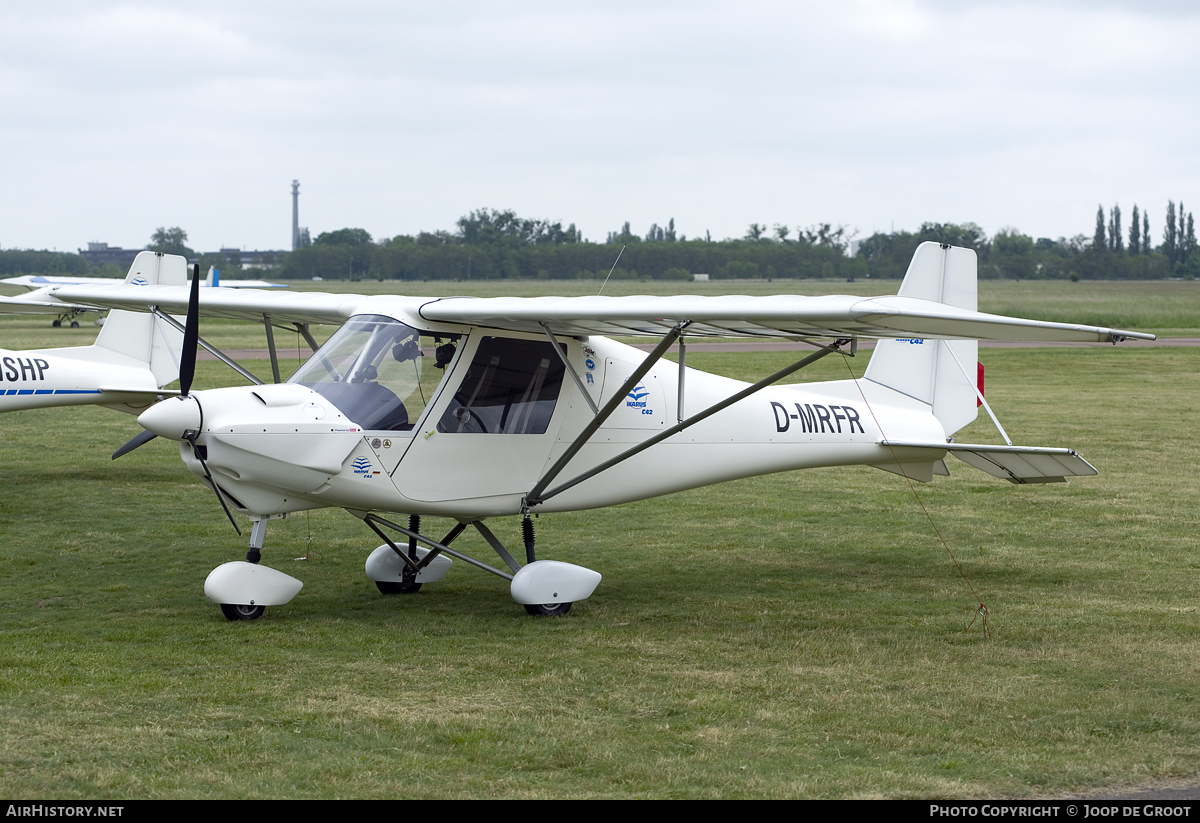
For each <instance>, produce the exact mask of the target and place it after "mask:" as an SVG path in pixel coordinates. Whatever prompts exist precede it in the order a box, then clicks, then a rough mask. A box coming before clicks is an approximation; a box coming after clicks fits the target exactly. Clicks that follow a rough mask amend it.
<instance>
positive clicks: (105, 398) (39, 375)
mask: <svg viewBox="0 0 1200 823" xmlns="http://www.w3.org/2000/svg"><path fill="white" fill-rule="evenodd" d="M113 282H116V283H124V284H128V285H130V286H131V287H136V288H144V287H146V286H152V285H163V286H179V287H182V286H183V285H184V284H185V283H186V282H187V264H186V261H185V260H184V259H183V258H182V257H176V256H170V255H162V254H157V253H155V252H141V253H140V254H138V256H137V258H136V259H135V260H134V262H133V265H132V266H130V268H129V276H128V277H126V279H125V280H124V281H113ZM109 288H112V286H109ZM8 299H18V298H8ZM22 308H23V310H24V311H31V312H33V313H43V312H38V311H35V309H36V308H37V307H34V308H32V309H31V308H29V307H28V306H23V307H22ZM42 308H43V311H45V310H46V308H45V307H42ZM48 311H50V312H53V311H55V309H53V308H50V309H48ZM177 322H178V321H177ZM182 346H183V334H182V332H181V331H179V330H178V329H176V328H174V327H173V326H172V325H170V324H169V323H168V322H166V321H164V320H161V319H159V318H157V317H154V316H153V315H148V314H144V313H134V312H127V311H114V312H112V313H111V314H110V315H109V318H108V322H107V323H105V324H104V326H103V327H102V328H101V329H100V334H99V336H98V337H97V338H96V342H95V344H94V345H91V346H75V347H70V348H56V349H38V350H28V351H8V350H5V349H0V412H6V411H17V410H19V409H35V408H46V407H51V406H78V405H100V406H107V407H109V408H112V409H118V410H120V411H125V412H130V413H133V414H137V413H139V412H141V411H143V410H145V409H146V407H148V406H150V405H152V404H153V403H156V402H157V401H159V400H161V399H162V398H163V397H165V396H168V395H172V394H175V393H176V392H174V391H164V390H162V387H163V386H165V385H167V384H168V383H172V382H174V381H175V380H176V379H177V378H178V376H179V364H180V351H181V349H182Z"/></svg>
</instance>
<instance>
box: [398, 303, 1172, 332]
mask: <svg viewBox="0 0 1200 823" xmlns="http://www.w3.org/2000/svg"><path fill="white" fill-rule="evenodd" d="M418 313H419V314H420V316H421V317H423V318H425V319H426V320H433V321H438V322H442V323H458V324H468V325H479V326H488V327H491V328H497V329H508V330H512V331H526V332H534V333H539V332H541V331H542V324H544V325H545V326H546V327H547V328H549V329H550V330H551V331H553V332H555V333H557V334H565V335H584V334H606V335H614V334H616V335H656V336H657V335H662V334H665V333H666V332H667V331H669V330H670V329H671V327H672V326H674V325H675V324H676V323H679V322H681V321H682V322H690V323H691V325H690V326H688V329H687V334H688V335H689V336H719V337H759V336H770V337H779V336H784V337H860V338H879V339H889V338H897V337H920V338H926V339H944V340H1032V341H1075V342H1091V343H1095V342H1116V341H1118V340H1121V339H1124V338H1135V339H1141V340H1153V339H1154V335H1152V334H1144V333H1141V332H1133V331H1123V330H1119V329H1108V328H1101V327H1096V326H1081V325H1076V324H1073V323H1050V322H1045V321H1039V320H1024V319H1021V318H1017V317H1004V316H1002V315H995V314H985V313H982V312H977V311H971V310H969V309H961V308H956V307H954V306H950V305H947V304H945V303H940V302H937V301H935V300H925V299H921V298H916V297H899V296H887V297H854V296H850V295H829V296H822V297H803V296H800V295H777V296H774V297H744V296H729V297H703V296H694V295H689V296H680V297H645V296H642V297H488V298H471V297H451V298H444V299H442V300H435V301H431V302H427V303H425V304H424V305H422V306H421V307H420V310H419V312H418Z"/></svg>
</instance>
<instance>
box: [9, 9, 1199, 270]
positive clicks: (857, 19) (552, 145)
mask: <svg viewBox="0 0 1200 823" xmlns="http://www.w3.org/2000/svg"><path fill="white" fill-rule="evenodd" d="M1197 44H1200V4H1196V3H1194V2H1182V1H1180V2H1167V1H1166V0H1160V1H1159V2H1154V0H1149V1H1148V0H1140V1H1139V2H1118V1H1117V0H1109V1H1108V2H1104V0H1079V2H1074V0H1057V2H1055V0H1040V1H1039V2H1036V3H1023V2H989V1H988V0H977V1H976V2H949V0H944V1H942V2H938V1H937V0H909V1H906V0H843V1H842V2H803V1H801V0H794V1H793V2H766V1H765V0H738V2H718V1H716V0H714V1H713V2H672V1H671V0H637V2H625V0H603V2H590V1H588V0H581V2H570V1H569V0H558V2H539V1H538V0H524V1H522V0H512V1H511V2H505V1H504V0H488V2H475V1H474V0H463V1H462V2H453V1H450V2H441V3H430V2H419V3H417V2H401V1H400V0H390V1H389V2H353V1H350V2H341V3H328V2H311V1H310V0H287V2H273V1H267V2H258V1H257V0H239V2H227V0H206V2H204V3H195V2H155V3H117V2H105V1H104V0H90V1H89V2H69V1H68V0H37V1H36V2H27V0H5V2H4V3H3V4H2V5H0V247H3V248H13V247H18V248H57V249H60V250H75V249H78V248H81V247H86V244H87V243H88V242H89V241H95V240H98V241H105V242H108V243H109V244H110V245H118V246H124V247H127V248H128V247H139V246H143V245H145V244H146V243H147V242H148V240H149V237H150V234H151V233H152V232H153V231H154V229H155V228H156V227H158V226H168V227H169V226H181V227H183V228H184V229H185V230H186V231H187V232H188V236H189V245H190V246H192V247H193V248H195V249H197V250H213V249H216V248H218V247H219V246H233V247H240V248H246V249H269V248H287V247H290V243H291V194H290V192H291V181H292V180H293V179H298V180H300V192H301V196H300V222H301V225H304V226H308V227H309V228H310V230H311V232H312V235H313V236H314V237H315V236H316V235H317V234H318V233H320V232H322V231H328V230H332V229H337V228H342V227H345V226H353V227H361V228H365V229H366V230H367V231H369V232H371V234H372V236H374V237H375V238H376V239H379V238H381V237H389V236H392V235H396V234H415V233H416V232H418V231H421V230H428V231H433V230H437V229H448V230H452V229H453V228H454V222H455V220H457V218H458V217H459V216H461V215H463V214H465V213H467V212H468V211H471V210H473V209H477V208H481V207H489V208H497V209H503V208H511V209H515V210H516V211H517V212H518V213H519V214H520V215H522V216H525V217H539V218H541V217H544V218H550V219H552V220H561V221H563V223H564V225H565V224H566V223H570V222H574V223H576V224H577V225H578V226H579V228H580V229H582V231H583V233H584V236H585V237H586V238H588V239H592V240H603V239H604V237H605V234H606V233H607V232H608V231H611V230H615V229H618V228H619V227H620V226H621V224H622V223H624V222H625V221H626V220H628V221H630V223H631V226H632V228H633V230H634V231H636V232H638V233H641V234H644V233H645V232H646V230H647V228H648V227H649V226H650V224H651V223H658V224H660V225H665V224H666V222H667V221H668V220H669V219H670V218H672V217H673V218H674V219H675V225H676V228H677V231H679V232H681V233H683V234H686V235H688V236H696V235H699V236H703V235H704V233H705V231H706V230H707V231H711V233H712V237H713V238H714V239H718V238H724V237H730V236H742V235H743V234H745V231H746V227H747V225H748V224H749V223H752V222H758V223H765V224H769V225H773V224H775V223H784V224H787V225H789V226H792V227H793V228H794V227H796V226H804V225H809V224H812V223H816V222H818V221H820V222H832V223H835V224H839V223H841V224H846V225H847V226H849V227H851V228H854V229H857V230H858V232H859V237H865V236H867V235H869V234H870V233H872V232H873V231H877V230H879V231H888V230H890V229H891V228H893V227H894V228H895V229H897V230H900V229H906V230H913V229H915V228H917V227H918V226H919V225H920V223H921V222H922V221H926V220H933V221H939V222H965V221H973V222H976V223H978V224H979V225H981V226H982V227H983V228H984V230H985V231H986V232H987V233H988V234H989V235H991V234H993V233H995V232H996V231H997V230H998V229H1000V228H1002V227H1005V226H1014V227H1016V228H1018V229H1020V230H1022V231H1024V232H1025V233H1026V234H1030V235H1033V236H1035V237H1037V236H1050V237H1059V236H1062V235H1066V236H1070V235H1074V234H1078V233H1085V234H1088V235H1090V234H1091V230H1092V227H1093V225H1094V216H1095V212H1096V207H1097V205H1099V204H1101V203H1103V204H1104V205H1105V207H1106V208H1107V207H1108V206H1110V205H1112V204H1114V203H1117V204H1119V205H1120V206H1121V208H1122V211H1123V212H1124V213H1125V215H1126V225H1128V214H1129V212H1130V211H1131V210H1132V207H1133V205H1134V203H1137V204H1138V205H1139V206H1141V207H1142V208H1148V209H1149V212H1150V224H1151V232H1152V234H1153V236H1154V238H1155V240H1156V241H1158V240H1161V236H1162V227H1163V216H1164V212H1165V208H1166V203H1167V200H1168V199H1170V200H1175V201H1176V202H1178V201H1179V200H1180V199H1182V200H1183V201H1184V202H1185V204H1187V206H1188V208H1189V210H1191V208H1192V206H1193V205H1195V206H1197V207H1200V185H1198V183H1200V100H1198V96H1200V95H1198V93H1197V90H1198V87H1200V47H1198V46H1197Z"/></svg>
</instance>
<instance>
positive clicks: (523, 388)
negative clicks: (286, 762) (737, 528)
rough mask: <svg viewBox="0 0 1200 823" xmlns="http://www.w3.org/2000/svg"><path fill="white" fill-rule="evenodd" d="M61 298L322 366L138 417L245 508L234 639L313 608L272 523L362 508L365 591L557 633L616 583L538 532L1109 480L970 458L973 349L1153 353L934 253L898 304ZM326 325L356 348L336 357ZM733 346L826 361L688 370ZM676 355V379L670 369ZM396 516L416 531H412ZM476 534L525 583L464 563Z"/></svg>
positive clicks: (111, 294) (227, 588) (230, 582)
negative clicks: (640, 341) (234, 336)
mask: <svg viewBox="0 0 1200 823" xmlns="http://www.w3.org/2000/svg"><path fill="white" fill-rule="evenodd" d="M197 277H198V275H197ZM57 294H58V296H59V297H60V299H66V300H70V301H76V302H79V303H83V304H88V305H98V306H102V307H107V308H119V309H131V310H141V311H146V310H148V309H151V310H153V311H156V312H158V313H160V314H161V313H162V312H165V311H176V312H182V311H185V310H186V311H187V329H188V336H189V340H188V341H187V342H185V347H184V351H185V357H186V356H189V355H188V354H187V353H188V352H191V353H192V354H191V355H190V356H192V357H194V348H195V347H194V345H192V344H191V342H190V340H191V338H194V337H195V336H196V335H197V334H198V331H197V330H198V323H199V315H200V314H204V315H206V316H212V317H226V318H241V319H247V320H255V321H257V322H263V323H264V324H265V325H266V328H267V330H268V332H269V331H270V329H271V327H272V325H279V324H285V323H290V324H294V325H295V326H296V328H297V329H299V330H300V331H301V332H302V333H304V334H305V336H306V338H307V339H308V340H309V343H310V345H311V346H312V347H313V349H314V350H315V353H314V354H313V355H312V357H311V358H309V360H308V361H307V362H306V363H305V364H304V365H303V366H302V367H301V368H300V369H299V370H298V371H297V372H296V373H295V374H294V375H293V376H292V377H291V378H290V379H289V380H288V381H287V382H286V383H279V382H278V377H276V384H274V385H270V384H261V385H254V386H246V387H238V388H225V389H213V390H205V391H195V392H191V391H189V389H190V385H191V369H192V364H190V363H188V362H186V361H185V363H184V365H183V367H182V368H181V376H180V385H181V394H180V396H179V397H177V398H171V399H167V400H165V401H163V402H162V403H159V404H158V405H156V406H153V407H152V408H150V409H149V410H147V411H146V412H145V413H143V414H142V415H141V416H140V417H139V418H138V421H139V423H141V425H142V426H143V427H144V428H145V429H146V430H147V431H148V432H151V433H153V434H155V435H158V436H161V437H165V438H170V439H172V440H176V441H178V442H179V446H180V455H181V456H182V458H183V462H184V464H185V465H186V466H187V468H188V469H189V470H190V471H191V472H192V473H193V474H195V475H196V476H197V477H199V478H201V479H202V480H203V481H204V482H205V483H206V484H207V485H209V486H210V487H211V488H212V489H213V490H214V491H215V492H216V495H217V498H218V500H219V501H220V502H221V505H222V506H223V507H225V510H226V513H227V514H228V515H229V517H230V520H231V521H234V517H233V515H232V513H230V510H231V509H234V510H236V511H238V512H240V513H242V514H244V515H246V516H248V517H249V518H250V520H251V523H252V530H251V538H250V551H249V553H248V554H247V560H246V561H245V562H242V561H238V562H233V563H226V564H224V565H222V566H220V567H218V568H217V569H215V570H214V571H213V572H212V574H210V575H209V577H208V580H207V581H206V583H205V593H206V595H207V596H208V597H209V599H211V600H213V601H214V602H216V603H219V604H220V605H221V609H222V611H223V612H224V614H225V615H226V617H228V618H229V619H231V620H235V619H253V618H257V617H259V616H260V615H261V614H262V613H263V609H264V607H266V606H276V605H281V604H284V603H287V602H288V601H290V600H291V599H292V597H294V596H295V594H296V593H297V592H298V591H299V590H300V588H301V586H302V583H301V582H300V581H299V580H296V579H295V578H293V577H291V576H289V575H287V574H284V573H283V572H280V571H277V570H274V569H271V568H268V567H266V566H264V565H262V564H261V563H260V562H259V560H260V557H261V551H260V550H261V549H262V547H263V545H264V538H265V534H266V526H267V523H268V521H269V520H271V519H272V518H279V517H284V516H287V515H288V514H290V513H292V512H297V511H303V510H306V509H315V508H322V507H341V508H344V509H346V510H347V511H349V512H350V513H351V514H353V515H354V516H356V517H358V518H359V519H361V520H362V521H363V522H365V523H366V524H367V526H369V527H370V528H371V529H372V530H373V531H374V532H375V533H376V534H377V535H378V536H379V537H380V538H381V539H382V540H383V541H384V542H383V545H381V546H379V548H378V549H376V550H375V551H374V552H373V553H372V554H371V555H370V557H369V558H368V560H367V563H366V571H367V574H368V576H369V577H370V578H371V579H372V580H374V581H375V582H376V584H377V585H378V587H379V589H380V590H381V591H383V592H385V593H408V592H415V591H416V590H417V589H419V588H420V587H421V586H422V585H424V584H426V583H433V582H436V581H437V580H439V579H441V577H442V576H443V575H445V574H446V572H447V570H448V569H449V568H450V565H451V558H453V559H455V560H459V561H462V562H465V563H469V564H472V565H474V566H477V567H479V568H481V569H484V570H486V571H488V572H490V573H492V574H495V575H497V576H499V577H501V578H504V579H506V580H508V581H509V585H510V591H511V593H512V596H513V598H514V599H515V600H516V601H517V602H518V603H521V604H522V605H524V606H525V608H526V610H527V611H528V612H529V613H531V614H550V615H560V614H564V613H566V611H567V610H568V609H569V608H570V607H571V604H572V603H573V602H575V601H580V600H584V599H586V598H587V597H589V596H590V595H591V594H592V592H593V591H594V590H595V588H596V586H597V584H598V583H599V581H600V575H599V574H598V573H597V572H595V571H592V570H589V569H586V568H583V567H581V566H578V565H574V564H570V563H561V562H556V561H553V560H538V559H537V558H536V556H535V552H534V534H533V522H532V520H531V519H530V515H532V514H539V513H542V514H545V513H552V512H565V511H572V510H576V509H590V508H597V507H601V506H612V505H616V504H619V503H626V502H629V501H634V500H640V499H643V498H647V497H653V496H657V495H663V494H669V493H671V492H676V491H680V490H683V489H689V488H695V487H698V486H704V485H708V484H712V483H719V482H722V481H725V480H733V479H735V478H742V477H750V476H753V475H762V474H768V473H772V472H781V471H789V470H793V469H804V468H813V467H818V466H848V465H868V466H874V467H877V468H880V469H884V470H886V471H890V472H895V473H900V474H903V475H906V476H908V477H910V478H913V479H916V480H921V481H929V480H931V479H932V478H933V476H934V475H935V474H948V471H947V470H946V464H945V462H944V458H945V457H946V455H947V454H952V455H954V456H955V457H957V458H959V459H961V460H963V461H965V462H967V463H970V464H971V465H973V466H975V467H976V468H979V469H982V470H983V471H985V472H988V473H990V474H992V475H994V476H996V477H999V478H1003V479H1006V480H1009V481H1011V482H1013V483H1045V482H1051V481H1061V480H1064V479H1065V478H1067V477H1074V476H1083V475H1091V474H1095V473H1096V470H1095V469H1094V468H1093V467H1092V466H1091V465H1089V464H1088V463H1087V462H1086V461H1085V460H1084V459H1083V458H1081V457H1080V456H1079V455H1078V454H1076V453H1075V452H1074V451H1071V450H1069V449H1064V448H1037V447H1020V446H1014V445H1012V444H1011V442H1010V441H1009V440H1008V437H1007V435H1005V434H1004V433H1003V429H1001V430H1000V431H1001V434H1002V435H1003V437H1004V439H1005V441H1006V443H1005V445H980V444H965V443H957V442H954V440H953V438H952V435H953V434H954V433H955V432H956V431H958V430H959V429H961V428H962V427H963V426H965V425H966V424H967V423H969V422H970V421H971V420H973V419H974V418H975V416H976V414H977V405H979V404H983V405H984V406H985V408H986V401H985V400H984V399H983V395H982V392H980V391H978V389H977V386H976V374H977V372H976V354H977V345H978V344H977V342H976V341H977V340H979V339H987V340H1032V341H1087V342H1113V343H1115V342H1118V341H1120V340H1122V339H1124V338H1141V339H1153V335H1148V334H1140V333H1137V332H1128V331H1119V330H1114V329H1106V328H1095V327H1090V326H1079V325H1073V324H1064V323H1049V322H1039V321H1032V320H1023V319H1018V318H1012V317H1003V316H998V315H990V314H983V313H980V312H978V311H977V310H976V303H977V300H976V297H977V292H976V259H975V253H974V252H973V251H971V250H968V249H960V248H952V247H950V246H939V245H938V244H934V243H925V244H923V245H922V246H921V247H920V248H919V249H918V250H917V252H916V254H915V255H914V257H913V260H912V263H911V265H910V267H909V270H908V273H907V275H906V276H905V278H904V281H903V283H902V285H901V287H900V290H899V294H897V295H894V296H884V297H870V298H863V297H853V296H826V297H801V296H792V295H784V296H777V297H695V296H683V297H577V298H557V297H541V298H446V299H424V298H412V297H400V296H375V297H364V296H358V295H336V294H315V293H307V294H270V293H264V292H253V291H249V292H240V293H230V292H220V291H218V290H216V289H210V290H208V291H207V292H206V293H205V294H203V295H201V294H200V291H199V289H198V288H196V287H195V283H193V288H192V290H191V293H190V296H188V295H186V294H184V290H182V289H178V288H163V287H157V288H154V287H151V288H142V289H133V288H118V289H116V290H115V291H113V290H109V291H108V292H105V293H102V290H98V289H91V290H87V289H83V288H79V287H70V288H65V287H64V288H63V289H61V290H59V291H58V293H57ZM310 323H333V324H341V328H340V329H339V330H338V331H337V332H335V334H334V335H333V336H332V337H331V338H330V339H329V341H328V342H327V343H326V344H325V345H324V346H323V347H320V348H319V349H317V346H316V345H315V341H313V340H312V337H311V335H309V334H308V324H310ZM609 334H616V335H651V336H655V337H659V338H661V339H660V342H659V343H658V345H657V346H656V347H655V348H654V350H653V351H652V352H650V353H649V354H648V355H647V354H644V353H643V352H641V351H639V350H638V349H635V348H633V347H631V346H627V345H624V344H622V343H619V342H616V341H614V340H611V339H608V338H607V337H604V336H601V335H609ZM722 336H723V337H756V336H770V337H780V336H782V337H786V338H790V339H792V340H795V341H796V342H797V348H798V349H800V348H802V347H803V346H805V345H810V346H812V347H813V350H812V351H811V353H808V354H807V356H799V354H798V358H797V361H796V362H795V363H794V364H793V365H791V366H789V367H788V368H786V369H783V370H781V371H779V372H777V373H775V374H773V375H770V376H768V377H766V378H764V379H762V380H761V381H759V382H757V383H755V384H753V385H748V384H745V383H742V382H739V381H736V380H730V379H726V378H723V377H717V376H714V375H710V374H706V373H703V372H700V371H696V370H694V369H690V368H687V366H686V341H688V340H694V339H696V338H705V337H722ZM864 338H874V339H878V340H880V341H881V342H880V343H879V344H878V345H877V347H876V349H875V352H874V355H873V356H872V358H871V361H870V363H869V365H868V367H867V369H866V372H865V374H864V376H863V378H862V379H858V380H853V379H851V380H836V381H829V382H816V383H806V384H799V385H785V386H781V385H777V383H778V381H779V380H780V379H782V378H784V377H786V376H787V375H789V374H792V373H794V372H796V371H798V370H799V369H802V368H804V367H805V366H807V365H808V364H810V363H812V362H813V361H815V360H817V359H819V358H822V357H825V356H827V355H830V354H834V353H837V354H842V355H853V354H854V353H855V351H856V349H857V344H858V341H859V340H861V339H864ZM268 339H269V340H270V336H269V335H268ZM819 341H823V342H819ZM676 344H677V345H678V354H679V357H678V364H675V363H671V362H669V361H664V360H662V357H663V355H664V354H665V353H666V352H667V351H668V350H669V349H670V348H671V347H672V346H675V345H676ZM430 355H432V356H430ZM272 360H273V362H274V349H273V346H272ZM276 374H277V369H276ZM988 411H989V414H990V413H991V412H990V409H989V410H988ZM993 418H994V416H993ZM997 427H999V423H998V422H997ZM149 436H150V435H146V437H149ZM131 445H132V444H131ZM388 513H403V514H406V515H408V516H409V517H408V522H407V524H406V525H405V524H401V523H397V522H394V521H393V520H389V519H386V518H385V517H384V516H382V515H386V514H388ZM426 515H428V516H442V517H447V518H452V519H454V520H456V521H457V524H456V525H455V526H454V527H453V528H452V529H450V531H449V533H448V534H446V535H445V536H442V537H437V536H435V535H431V534H428V533H425V532H423V531H422V530H421V525H420V518H421V517H422V516H426ZM513 515H516V516H521V517H523V538H524V544H525V545H524V549H525V562H524V563H523V564H522V563H520V562H518V560H517V559H516V557H514V556H513V553H511V552H510V551H509V550H508V549H507V548H506V547H505V546H504V545H503V544H502V543H501V542H500V541H499V540H498V539H497V538H496V536H495V535H494V534H493V533H492V532H491V530H490V529H489V528H488V527H487V526H486V525H485V522H484V521H485V520H486V519H487V518H493V517H503V516H513ZM234 526H235V528H236V527H237V523H236V521H234ZM467 527H472V528H474V529H476V530H477V531H478V532H479V533H480V534H481V535H482V536H483V538H484V539H485V540H486V541H487V542H488V543H489V544H490V545H491V546H492V548H493V549H495V551H496V553H497V554H498V555H499V557H500V559H501V561H502V563H503V565H504V566H505V567H507V568H496V567H493V566H489V565H487V564H485V563H483V562H482V561H480V560H478V559H476V558H473V557H470V556H468V555H466V554H464V553H461V552H459V551H456V550H455V549H453V548H451V543H452V542H453V541H454V540H455V538H457V537H458V536H459V535H460V534H461V533H462V532H463V531H464V529H466V528H467ZM239 531H240V530H239ZM391 535H396V537H394V538H393V536H391Z"/></svg>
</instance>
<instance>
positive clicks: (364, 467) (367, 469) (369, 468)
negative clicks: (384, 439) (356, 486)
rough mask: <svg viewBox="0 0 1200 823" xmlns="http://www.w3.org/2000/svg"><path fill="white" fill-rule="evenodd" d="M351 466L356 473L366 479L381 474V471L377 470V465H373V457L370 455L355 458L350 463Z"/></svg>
mask: <svg viewBox="0 0 1200 823" xmlns="http://www.w3.org/2000/svg"><path fill="white" fill-rule="evenodd" d="M350 468H351V469H352V470H353V471H354V473H355V474H357V475H358V476H359V477H361V478H363V479H364V480H370V479H371V478H372V477H374V476H375V475H377V474H379V472H378V471H376V470H375V467H374V466H373V465H371V459H370V458H369V457H356V458H354V462H353V463H351V464H350Z"/></svg>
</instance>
